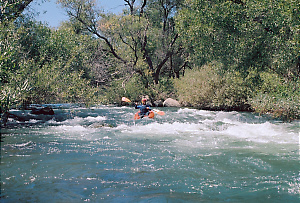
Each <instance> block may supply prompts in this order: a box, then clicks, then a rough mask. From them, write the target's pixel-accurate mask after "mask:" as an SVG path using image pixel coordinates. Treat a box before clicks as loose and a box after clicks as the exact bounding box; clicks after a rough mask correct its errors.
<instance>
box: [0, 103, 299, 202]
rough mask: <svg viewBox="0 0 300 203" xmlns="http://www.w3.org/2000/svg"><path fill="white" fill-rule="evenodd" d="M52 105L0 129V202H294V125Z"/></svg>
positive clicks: (222, 115) (245, 117)
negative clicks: (51, 110) (139, 116)
mask: <svg viewBox="0 0 300 203" xmlns="http://www.w3.org/2000/svg"><path fill="white" fill-rule="evenodd" d="M55 107H57V108H56V109H55V116H54V117H49V116H44V117H41V116H39V117H36V118H34V117H33V118H31V119H30V120H28V121H24V122H23V123H19V122H15V121H13V120H10V123H9V127H8V128H6V129H1V133H2V136H4V137H5V138H4V139H3V141H4V142H2V143H1V168H0V169H1V199H0V201H1V202H84V201H90V202H264V203H266V202H299V195H300V175H299V168H300V165H299V129H300V127H299V121H294V122H292V123H282V122H279V121H274V120H269V119H267V118H263V117H259V116H256V115H253V114H251V113H240V112H211V111H203V110H194V109H186V108H180V109H179V108H163V109H161V110H163V111H165V113H166V115H165V116H159V115H156V117H155V119H154V120H151V119H143V120H138V121H134V120H133V116H134V113H135V112H136V110H135V109H133V108H132V107H109V106H99V107H97V108H79V107H74V106H72V105H65V106H64V105H62V106H60V105H56V106H55ZM12 113H14V114H18V115H22V114H24V115H25V114H28V112H23V111H13V112H12Z"/></svg>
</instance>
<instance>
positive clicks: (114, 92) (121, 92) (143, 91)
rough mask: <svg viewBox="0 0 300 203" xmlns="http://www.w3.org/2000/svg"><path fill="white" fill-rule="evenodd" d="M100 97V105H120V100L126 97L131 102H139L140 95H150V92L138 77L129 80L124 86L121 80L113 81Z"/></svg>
mask: <svg viewBox="0 0 300 203" xmlns="http://www.w3.org/2000/svg"><path fill="white" fill-rule="evenodd" d="M105 92H106V93H105V94H104V95H102V97H101V101H102V103H118V104H121V98H122V97H124V96H125V97H127V98H129V99H130V100H131V101H136V102H138V101H140V99H141V96H142V95H150V96H151V91H150V90H149V89H147V88H145V85H144V83H143V81H142V79H141V77H140V76H139V75H135V76H133V77H132V78H130V79H129V80H128V81H127V82H126V85H125V81H123V80H114V81H113V82H112V83H111V85H110V87H108V88H107V89H106V91H105Z"/></svg>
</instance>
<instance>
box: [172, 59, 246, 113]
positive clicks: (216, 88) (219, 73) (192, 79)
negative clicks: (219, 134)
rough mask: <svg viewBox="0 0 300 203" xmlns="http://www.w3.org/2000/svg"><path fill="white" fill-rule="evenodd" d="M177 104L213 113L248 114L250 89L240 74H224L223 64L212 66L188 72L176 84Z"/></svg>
mask: <svg viewBox="0 0 300 203" xmlns="http://www.w3.org/2000/svg"><path fill="white" fill-rule="evenodd" d="M175 87H176V90H177V92H178V95H179V101H180V102H181V103H183V104H185V105H187V106H194V107H198V108H202V109H212V110H249V104H248V103H247V97H248V94H249V92H250V89H249V87H248V86H247V84H245V80H244V79H243V77H242V76H241V74H240V73H239V72H231V71H230V72H224V71H223V67H222V64H219V63H211V64H208V65H205V66H203V67H201V68H200V69H196V68H195V69H193V70H188V71H187V72H186V74H185V76H184V77H183V78H181V79H179V80H176V81H175Z"/></svg>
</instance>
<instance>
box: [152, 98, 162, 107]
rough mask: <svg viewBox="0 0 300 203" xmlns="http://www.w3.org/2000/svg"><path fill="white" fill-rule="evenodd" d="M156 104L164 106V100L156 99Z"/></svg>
mask: <svg viewBox="0 0 300 203" xmlns="http://www.w3.org/2000/svg"><path fill="white" fill-rule="evenodd" d="M154 106H156V107H163V106H164V102H163V101H162V100H156V101H154Z"/></svg>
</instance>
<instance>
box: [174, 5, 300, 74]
mask: <svg viewBox="0 0 300 203" xmlns="http://www.w3.org/2000/svg"><path fill="white" fill-rule="evenodd" d="M185 5H186V7H185V8H184V9H182V10H181V11H180V12H179V13H178V16H177V17H176V23H177V29H178V30H179V32H180V34H181V36H182V41H183V43H184V44H185V45H186V46H187V47H188V48H189V49H190V50H191V53H192V55H191V57H192V60H193V61H194V62H195V63H196V65H197V66H201V65H202V64H203V63H205V62H207V61H208V62H210V61H215V60H218V61H220V62H222V63H223V64H224V65H225V68H227V69H229V68H230V69H233V68H235V69H236V70H238V71H240V72H241V73H245V74H244V76H247V72H248V69H249V68H251V67H257V68H259V71H264V70H267V69H269V68H270V67H271V68H272V70H274V71H276V72H277V73H279V74H282V75H284V74H291V73H292V74H295V70H294V69H293V67H292V66H291V64H292V63H293V61H295V59H297V58H298V56H299V52H300V48H299V47H300V45H299V34H300V32H299V26H300V19H299V14H300V13H299V12H300V11H299V3H298V2H297V1H293V0H288V1H286V0H280V1H274V0H262V1H246V2H245V3H238V1H226V0H213V1H206V0H186V1H185ZM297 16H298V17H297ZM296 77H297V76H296Z"/></svg>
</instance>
